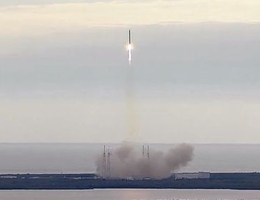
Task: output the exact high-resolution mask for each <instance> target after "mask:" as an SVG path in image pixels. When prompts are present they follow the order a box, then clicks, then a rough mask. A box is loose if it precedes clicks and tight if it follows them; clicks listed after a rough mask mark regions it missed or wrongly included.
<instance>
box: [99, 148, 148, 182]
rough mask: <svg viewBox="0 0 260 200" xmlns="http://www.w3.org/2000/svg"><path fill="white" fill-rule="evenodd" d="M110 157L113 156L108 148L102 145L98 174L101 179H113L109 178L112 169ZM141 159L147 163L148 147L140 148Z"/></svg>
mask: <svg viewBox="0 0 260 200" xmlns="http://www.w3.org/2000/svg"><path fill="white" fill-rule="evenodd" d="M115 153H116V152H115ZM111 157H112V158H113V154H112V153H111V150H110V148H109V147H107V146H106V145H104V147H103V156H102V169H101V174H100V175H101V177H103V178H113V177H112V176H111V168H112V167H113V163H111ZM142 159H144V160H145V159H146V160H148V161H149V160H150V145H143V146H142Z"/></svg>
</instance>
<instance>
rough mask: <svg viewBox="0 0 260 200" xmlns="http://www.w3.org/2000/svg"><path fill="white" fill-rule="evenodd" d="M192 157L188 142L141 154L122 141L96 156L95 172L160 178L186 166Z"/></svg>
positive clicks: (111, 176) (109, 174)
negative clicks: (167, 148) (164, 151)
mask: <svg viewBox="0 0 260 200" xmlns="http://www.w3.org/2000/svg"><path fill="white" fill-rule="evenodd" d="M147 153H148V154H147ZM192 158H193V147H192V146H191V145H189V144H180V145H177V146H176V147H175V148H172V149H170V150H169V151H168V152H166V153H163V152H160V151H151V152H149V151H147V150H146V152H145V153H143V154H142V153H140V152H139V153H137V152H136V151H135V150H134V147H133V146H132V145H130V144H128V143H123V144H122V145H121V146H120V147H119V148H117V149H115V150H114V151H113V152H106V153H105V154H102V155H100V156H98V158H97V161H96V165H97V173H98V174H99V175H100V176H103V177H110V178H129V177H132V178H146V177H150V178H154V179H161V178H167V177H169V176H171V173H173V172H175V171H176V170H178V169H180V168H181V167H183V166H186V165H187V164H188V163H189V162H190V161H191V160H192Z"/></svg>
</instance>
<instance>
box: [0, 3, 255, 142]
mask: <svg viewBox="0 0 260 200" xmlns="http://www.w3.org/2000/svg"><path fill="white" fill-rule="evenodd" d="M129 28H131V30H132V34H133V42H134V47H135V48H134V51H133V64H132V66H131V67H132V68H133V69H132V71H133V73H134V83H133V85H134V95H133V96H134V98H133V103H132V105H134V112H133V113H134V115H135V120H134V121H135V122H134V124H135V128H136V129H137V131H136V133H135V135H134V136H133V137H130V136H129V135H128V132H129V130H128V129H129V128H128V127H129V122H128V121H129V120H128V117H127V112H128V110H129V108H128V103H127V102H128V100H127V87H128V86H127V85H128V83H127V81H126V80H127V74H128V73H129V69H128V58H127V52H126V50H125V44H126V43H127V37H128V36H127V34H128V29H129ZM0 29H1V33H0V134H1V140H0V142H120V141H123V140H127V139H129V138H130V139H134V140H135V141H139V142H162V143H165V142H167V143H179V142H192V143H259V142H260V134H259V133H260V123H259V119H260V69H259V66H260V56H259V45H260V1H258V0H250V1H244V0H228V1H227V0H212V1H208V0H173V1H170V0H149V1H148V0H143V1H135V0H134V1H130V0H129V1H127V0H121V1H119V0H118V1H108V0H107V1H106V0H104V1H90V0H87V1H83V0H81V1H72V0H71V1H70V0H59V1H58V0H56V1H55V0H54V1H51V0H48V1H47V0H45V1H43V0H23V1H18V0H8V1H7V0H0Z"/></svg>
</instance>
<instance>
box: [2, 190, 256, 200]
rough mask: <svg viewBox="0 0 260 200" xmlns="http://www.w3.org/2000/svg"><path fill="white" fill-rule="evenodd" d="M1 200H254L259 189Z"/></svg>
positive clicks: (18, 195) (19, 195) (8, 198)
mask: <svg viewBox="0 0 260 200" xmlns="http://www.w3.org/2000/svg"><path fill="white" fill-rule="evenodd" d="M0 199H1V200H184V199H185V200H187V199H192V200H228V199H229V200H242V199H244V200H253V199H254V200H256V199H260V191H238V190H136V189H135V190H83V191H0Z"/></svg>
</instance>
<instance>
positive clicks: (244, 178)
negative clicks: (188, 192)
mask: <svg viewBox="0 0 260 200" xmlns="http://www.w3.org/2000/svg"><path fill="white" fill-rule="evenodd" d="M94 188H156V189H166V188H175V189H239V190H259V189H260V173H211V178H210V179H190V180H187V179H183V180H174V179H173V178H168V179H162V180H152V179H143V180H123V179H116V180H115V179H101V178H98V177H97V176H96V175H94V174H12V175H0V189H1V190H14V189H49V190H54V189H55V190H57V189H94Z"/></svg>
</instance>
